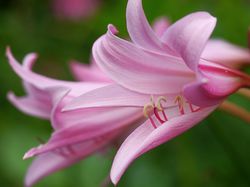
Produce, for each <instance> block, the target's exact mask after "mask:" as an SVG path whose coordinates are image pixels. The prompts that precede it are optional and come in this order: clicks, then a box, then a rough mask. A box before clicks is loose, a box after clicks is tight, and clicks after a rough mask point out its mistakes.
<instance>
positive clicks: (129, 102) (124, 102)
mask: <svg viewBox="0 0 250 187" xmlns="http://www.w3.org/2000/svg"><path fill="white" fill-rule="evenodd" d="M149 101H150V95H147V94H140V93H137V92H133V91H130V90H128V89H126V88H123V87H121V86H120V85H116V84H112V85H108V86H105V87H102V88H99V89H96V90H93V91H90V92H88V93H86V94H83V95H81V96H79V97H77V98H75V99H73V100H72V101H70V102H69V103H67V105H66V106H65V107H64V109H63V111H70V110H75V109H81V108H90V107H141V108H142V107H144V105H145V104H146V103H148V102H149Z"/></svg>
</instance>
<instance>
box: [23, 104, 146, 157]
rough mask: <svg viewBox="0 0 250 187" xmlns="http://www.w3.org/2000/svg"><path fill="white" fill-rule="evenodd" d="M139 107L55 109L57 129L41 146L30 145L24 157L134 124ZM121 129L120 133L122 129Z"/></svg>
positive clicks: (139, 110)
mask: <svg viewBox="0 0 250 187" xmlns="http://www.w3.org/2000/svg"><path fill="white" fill-rule="evenodd" d="M142 117H143V116H142V111H141V109H136V108H126V107H124V108H98V109H85V110H76V111H71V112H64V113H56V114H54V116H53V124H54V126H57V127H59V126H60V128H58V130H57V131H55V132H54V133H53V134H52V137H51V138H50V140H49V142H48V143H47V144H45V145H43V146H39V147H36V148H32V149H31V150H29V151H28V152H27V153H26V154H25V156H24V158H29V157H33V156H36V155H38V154H41V153H44V152H48V151H51V150H55V149H57V148H60V147H62V146H67V145H69V144H75V143H78V142H82V141H87V140H90V139H95V138H97V137H100V136H102V135H103V134H106V133H112V132H115V131H117V130H123V131H124V132H125V130H126V129H127V128H132V127H134V126H135V125H136V124H137V123H136V122H137V121H138V120H139V119H141V118H142ZM124 132H123V133H124Z"/></svg>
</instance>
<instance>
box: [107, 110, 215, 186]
mask: <svg viewBox="0 0 250 187" xmlns="http://www.w3.org/2000/svg"><path fill="white" fill-rule="evenodd" d="M215 108H216V107H215V106H214V107H211V108H206V109H202V110H200V111H198V112H195V113H190V114H185V115H182V116H179V117H176V118H172V119H170V120H169V121H167V122H165V123H164V124H162V125H161V126H159V127H158V128H156V129H155V128H153V127H152V124H151V123H150V121H149V120H147V121H146V122H145V123H144V124H143V125H141V126H140V127H138V128H137V129H136V130H135V131H134V132H133V133H132V134H130V135H129V137H128V138H127V139H126V140H125V141H124V143H123V144H122V146H121V147H120V149H119V150H118V152H117V154H116V156H115V159H114V162H113V165H112V169H111V175H110V176H111V180H112V182H113V183H114V184H115V185H116V184H117V183H118V182H119V180H120V178H121V176H122V175H123V173H124V172H125V170H126V169H127V167H128V166H129V165H130V164H131V163H132V162H133V161H134V160H135V159H136V158H138V157H139V156H140V155H142V154H143V153H145V152H147V151H149V150H151V149H153V148H155V147H156V146H159V145H160V144H162V143H165V142H167V141H169V140H171V139H173V138H174V137H176V136H178V135H180V134H182V133H183V132H185V131H187V130H188V129H190V128H191V127H193V126H194V125H196V124H197V123H199V122H200V121H201V120H203V119H204V118H205V117H207V116H208V115H209V114H210V113H211V112H212V111H213V110H214V109H215Z"/></svg>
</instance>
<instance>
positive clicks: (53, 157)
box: [25, 132, 118, 187]
mask: <svg viewBox="0 0 250 187" xmlns="http://www.w3.org/2000/svg"><path fill="white" fill-rule="evenodd" d="M117 134H118V133H117V132H114V133H113V134H107V135H105V137H103V138H102V137H100V138H101V140H102V141H98V140H97V139H96V140H90V141H85V142H81V143H78V144H75V145H69V146H67V147H61V148H60V149H58V150H54V152H48V153H45V154H41V155H39V156H38V157H37V158H36V159H35V160H34V161H33V163H32V164H31V166H30V167H29V169H28V172H27V174H26V178H25V186H26V187H31V186H33V185H34V184H35V183H37V182H38V181H39V180H41V179H42V178H44V177H46V176H48V175H50V174H52V173H54V172H56V171H59V170H61V169H63V168H65V167H68V166H70V165H72V164H74V163H75V162H77V161H79V160H82V159H84V158H85V157H87V156H89V155H90V154H93V153H94V152H96V151H98V150H99V149H101V148H103V146H105V145H106V144H107V143H109V142H110V140H112V139H114V138H115V137H116V136H117Z"/></svg>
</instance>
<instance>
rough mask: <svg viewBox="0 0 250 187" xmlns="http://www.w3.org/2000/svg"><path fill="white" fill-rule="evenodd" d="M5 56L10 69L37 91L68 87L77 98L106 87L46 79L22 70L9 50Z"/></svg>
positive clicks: (101, 84)
mask: <svg viewBox="0 0 250 187" xmlns="http://www.w3.org/2000/svg"><path fill="white" fill-rule="evenodd" d="M6 55H7V57H8V59H9V64H10V66H11V67H12V69H13V70H14V71H15V72H16V73H17V74H18V75H19V76H20V77H21V78H22V79H23V80H24V81H25V82H27V83H29V84H32V85H33V86H35V87H36V88H38V89H45V88H48V87H54V86H62V87H68V88H71V94H72V95H74V96H78V95H80V94H82V93H84V92H87V91H89V90H93V89H96V88H99V87H102V86H104V85H106V84H105V83H90V82H86V83H76V82H68V81H60V80H55V79H51V78H47V77H45V76H42V75H39V74H36V73H34V72H32V71H29V70H27V68H23V67H22V66H21V65H20V64H19V63H18V62H17V61H16V59H15V58H14V57H13V55H12V54H11V51H10V49H9V48H7V51H6Z"/></svg>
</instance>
